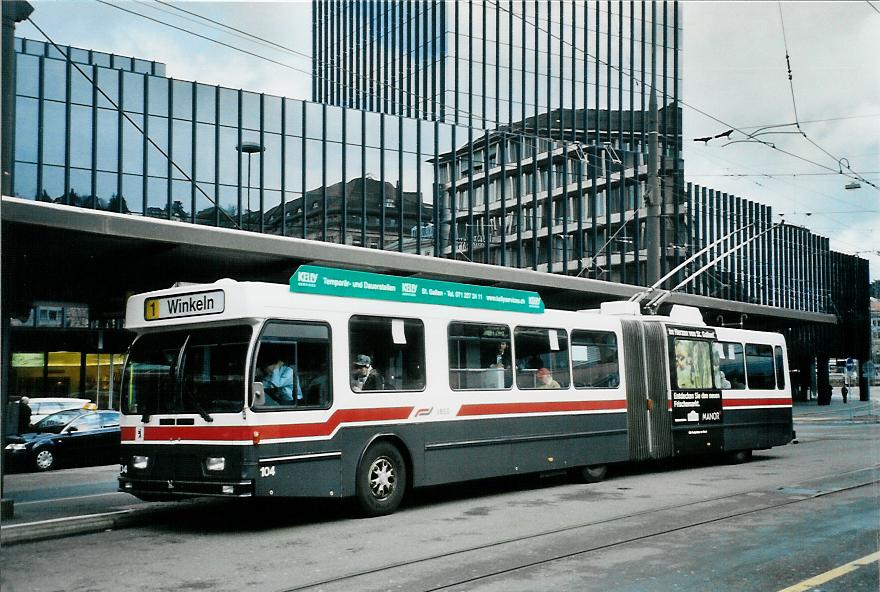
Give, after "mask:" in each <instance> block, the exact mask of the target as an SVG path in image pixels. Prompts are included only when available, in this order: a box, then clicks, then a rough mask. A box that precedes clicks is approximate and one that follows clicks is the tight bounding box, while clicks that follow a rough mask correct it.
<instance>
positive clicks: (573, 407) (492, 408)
mask: <svg viewBox="0 0 880 592" xmlns="http://www.w3.org/2000/svg"><path fill="white" fill-rule="evenodd" d="M615 409H626V401H623V400H616V401H554V402H550V403H482V404H477V405H462V406H461V409H459V410H458V415H459V416H460V417H461V416H466V415H506V414H508V413H554V412H558V411H611V410H615Z"/></svg>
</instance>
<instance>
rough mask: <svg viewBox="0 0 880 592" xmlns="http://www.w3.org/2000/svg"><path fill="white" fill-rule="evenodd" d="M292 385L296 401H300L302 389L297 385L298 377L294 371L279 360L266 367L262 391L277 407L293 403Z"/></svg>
mask: <svg viewBox="0 0 880 592" xmlns="http://www.w3.org/2000/svg"><path fill="white" fill-rule="evenodd" d="M294 384H296V400H297V401H301V400H302V398H303V394H302V389H301V388H300V385H299V376H297V373H296V372H295V371H294V369H293V368H291V367H290V366H288V365H287V364H285V363H284V360H280V359H279V360H276V361H275V362H273V363H271V364H269V365H268V366H266V370H265V378H264V379H263V389H264V390H265V392H266V394H267V395H268V396H269V397H270V398H271V399H273V400H274V401H275V402H276V403H278V404H279V405H292V404H293V403H294V399H293V387H294Z"/></svg>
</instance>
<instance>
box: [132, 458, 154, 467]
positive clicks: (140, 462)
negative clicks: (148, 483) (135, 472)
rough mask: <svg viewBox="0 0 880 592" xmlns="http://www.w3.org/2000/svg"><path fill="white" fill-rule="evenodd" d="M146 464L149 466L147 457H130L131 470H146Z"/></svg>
mask: <svg viewBox="0 0 880 592" xmlns="http://www.w3.org/2000/svg"><path fill="white" fill-rule="evenodd" d="M148 464H150V457H149V456H132V457H131V466H132V468H135V469H146V468H147V465H148Z"/></svg>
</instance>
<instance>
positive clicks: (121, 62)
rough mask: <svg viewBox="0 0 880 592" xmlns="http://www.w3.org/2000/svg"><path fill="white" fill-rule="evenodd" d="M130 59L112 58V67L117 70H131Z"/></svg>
mask: <svg viewBox="0 0 880 592" xmlns="http://www.w3.org/2000/svg"><path fill="white" fill-rule="evenodd" d="M131 65H132V64H131V58H130V57H126V56H118V55H115V56H113V67H114V68H116V69H117V70H131Z"/></svg>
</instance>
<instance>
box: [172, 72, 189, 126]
mask: <svg viewBox="0 0 880 592" xmlns="http://www.w3.org/2000/svg"><path fill="white" fill-rule="evenodd" d="M171 88H172V90H173V92H174V97H173V103H174V117H175V118H176V119H192V118H193V117H192V100H193V96H192V93H193V84H192V83H191V82H184V81H183V80H172V81H171Z"/></svg>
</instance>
